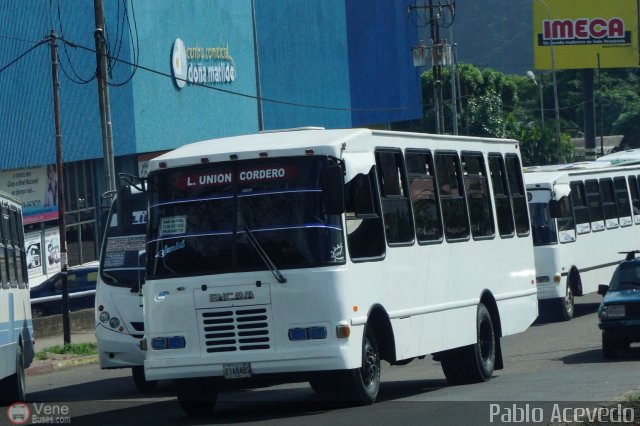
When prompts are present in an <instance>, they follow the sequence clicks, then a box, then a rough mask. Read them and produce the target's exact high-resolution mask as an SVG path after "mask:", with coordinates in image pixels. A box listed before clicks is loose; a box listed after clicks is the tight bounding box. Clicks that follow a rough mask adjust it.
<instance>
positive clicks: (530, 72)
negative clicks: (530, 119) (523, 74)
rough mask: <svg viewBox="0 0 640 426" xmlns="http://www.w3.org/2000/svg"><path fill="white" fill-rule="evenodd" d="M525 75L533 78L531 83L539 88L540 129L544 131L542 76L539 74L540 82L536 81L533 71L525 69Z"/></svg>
mask: <svg viewBox="0 0 640 426" xmlns="http://www.w3.org/2000/svg"><path fill="white" fill-rule="evenodd" d="M527 75H528V76H529V78H530V79H531V80H533V84H535V85H536V86H538V88H539V89H540V121H542V130H543V131H544V97H543V96H542V76H540V84H538V82H537V81H536V75H535V74H534V73H533V71H531V70H529V71H527Z"/></svg>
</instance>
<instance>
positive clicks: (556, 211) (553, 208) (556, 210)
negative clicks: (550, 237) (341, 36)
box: [549, 200, 562, 219]
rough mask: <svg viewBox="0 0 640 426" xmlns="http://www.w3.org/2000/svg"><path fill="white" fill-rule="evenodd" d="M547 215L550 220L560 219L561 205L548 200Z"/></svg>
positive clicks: (556, 201)
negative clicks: (549, 216)
mask: <svg viewBox="0 0 640 426" xmlns="http://www.w3.org/2000/svg"><path fill="white" fill-rule="evenodd" d="M549 214H550V215H551V217H552V218H554V219H557V218H559V217H562V205H561V204H560V201H558V200H549Z"/></svg>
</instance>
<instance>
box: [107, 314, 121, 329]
mask: <svg viewBox="0 0 640 426" xmlns="http://www.w3.org/2000/svg"><path fill="white" fill-rule="evenodd" d="M119 325H120V320H119V319H118V318H116V317H112V318H111V319H110V320H109V326H110V327H111V328H118V326H119Z"/></svg>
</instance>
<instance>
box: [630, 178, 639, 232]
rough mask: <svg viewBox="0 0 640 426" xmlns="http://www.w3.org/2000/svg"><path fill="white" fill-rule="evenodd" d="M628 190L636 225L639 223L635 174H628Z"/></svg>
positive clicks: (637, 190)
mask: <svg viewBox="0 0 640 426" xmlns="http://www.w3.org/2000/svg"><path fill="white" fill-rule="evenodd" d="M629 190H630V191H631V204H632V205H633V221H634V223H635V224H636V225H638V224H640V190H639V189H638V179H637V178H636V177H635V176H629Z"/></svg>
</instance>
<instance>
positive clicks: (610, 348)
mask: <svg viewBox="0 0 640 426" xmlns="http://www.w3.org/2000/svg"><path fill="white" fill-rule="evenodd" d="M617 354H618V346H617V343H616V341H615V340H613V339H612V338H610V337H609V336H608V335H607V333H604V332H603V333H602V357H603V358H604V359H614V358H615V357H616V355H617Z"/></svg>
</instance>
